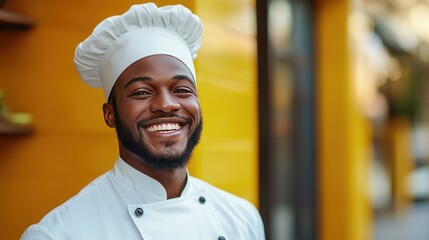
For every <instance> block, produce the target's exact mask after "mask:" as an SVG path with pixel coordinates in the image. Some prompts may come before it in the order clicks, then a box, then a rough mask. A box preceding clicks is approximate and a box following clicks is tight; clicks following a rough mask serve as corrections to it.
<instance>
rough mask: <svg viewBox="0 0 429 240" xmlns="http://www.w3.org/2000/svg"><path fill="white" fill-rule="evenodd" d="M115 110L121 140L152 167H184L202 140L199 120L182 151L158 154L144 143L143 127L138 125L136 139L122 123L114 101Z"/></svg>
mask: <svg viewBox="0 0 429 240" xmlns="http://www.w3.org/2000/svg"><path fill="white" fill-rule="evenodd" d="M113 110H114V115H115V128H116V134H117V135H118V139H119V141H120V142H121V143H122V145H123V146H124V147H125V148H126V149H127V150H128V151H130V152H131V153H133V154H134V155H136V156H138V157H139V158H140V159H141V160H142V162H144V163H145V164H147V165H148V166H150V167H152V168H155V169H164V170H166V169H177V168H183V167H185V166H186V165H187V163H188V162H189V160H190V157H191V155H192V151H193V150H194V148H195V146H196V145H197V144H198V142H199V140H200V136H201V132H202V129H203V124H202V120H200V121H199V123H198V124H197V127H196V129H195V130H194V132H193V133H192V134H191V135H190V137H189V139H188V142H187V144H186V148H185V150H184V151H183V152H182V153H177V154H174V153H172V154H171V155H169V156H157V155H155V154H153V153H152V152H151V151H150V150H149V148H148V147H147V146H146V144H145V143H144V140H143V134H142V133H141V130H140V129H142V128H141V127H140V126H138V129H139V139H138V140H136V139H135V138H134V136H133V134H132V132H131V130H130V129H129V128H127V127H126V126H125V125H124V124H123V123H122V121H121V118H120V117H119V113H118V111H117V108H116V104H115V103H113ZM200 119H202V118H200ZM139 125H140V124H139ZM165 147H168V146H165Z"/></svg>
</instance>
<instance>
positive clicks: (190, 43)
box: [74, 3, 203, 99]
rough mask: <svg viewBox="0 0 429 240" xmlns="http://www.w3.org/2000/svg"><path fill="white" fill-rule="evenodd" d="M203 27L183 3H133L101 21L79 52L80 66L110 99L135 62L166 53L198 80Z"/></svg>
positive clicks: (84, 76)
mask: <svg viewBox="0 0 429 240" xmlns="http://www.w3.org/2000/svg"><path fill="white" fill-rule="evenodd" d="M202 32H203V26H202V23H201V21H200V19H199V17H198V16H196V15H195V14H193V13H192V12H191V11H190V10H189V9H187V8H186V7H184V6H182V5H174V6H163V7H157V6H156V5H155V4H154V3H146V4H139V5H133V6H131V8H130V9H129V10H128V11H127V12H125V13H124V14H122V15H118V16H112V17H109V18H107V19H105V20H103V21H102V22H101V23H100V24H98V25H97V26H96V27H95V29H94V31H93V32H92V34H91V35H90V36H89V37H88V38H87V39H85V40H84V41H83V42H81V43H80V44H79V45H78V46H77V48H76V51H75V56H74V62H75V66H76V69H77V71H78V73H79V75H80V77H81V78H82V80H84V81H85V82H86V83H88V84H89V85H91V86H93V87H101V88H103V89H104V95H105V97H106V99H108V97H109V95H110V92H111V90H112V88H113V86H114V84H115V82H116V80H117V78H118V77H119V75H120V74H121V73H122V72H123V71H124V70H125V69H126V68H127V67H128V66H130V65H131V64H132V63H134V62H135V61H137V60H139V59H141V58H144V57H148V56H152V55H157V54H166V55H170V56H173V57H176V58H177V59H179V60H180V61H182V62H183V63H184V64H185V65H186V66H187V67H188V68H189V70H190V71H191V73H192V75H193V78H194V81H196V74H195V67H194V64H193V60H194V59H195V58H196V57H197V51H198V49H199V48H200V47H201V40H202Z"/></svg>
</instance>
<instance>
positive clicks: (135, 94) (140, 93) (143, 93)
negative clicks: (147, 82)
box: [129, 89, 152, 97]
mask: <svg viewBox="0 0 429 240" xmlns="http://www.w3.org/2000/svg"><path fill="white" fill-rule="evenodd" d="M151 94H152V93H151V92H150V91H149V90H147V89H137V90H135V91H133V92H132V93H131V94H130V95H129V96H130V97H140V96H142V97H146V96H149V95H151Z"/></svg>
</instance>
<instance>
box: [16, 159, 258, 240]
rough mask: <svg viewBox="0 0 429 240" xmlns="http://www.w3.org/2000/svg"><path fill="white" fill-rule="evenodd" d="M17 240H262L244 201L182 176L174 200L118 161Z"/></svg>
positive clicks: (152, 181) (251, 209) (255, 216)
mask: <svg viewBox="0 0 429 240" xmlns="http://www.w3.org/2000/svg"><path fill="white" fill-rule="evenodd" d="M21 239H22V240H54V239H55V240H73V239H75V240H119V239H121V240H134V239H144V240H173V239H174V240H176V239H179V240H180V239H187V240H192V239H195V240H211V239H213V240H225V239H228V240H232V239H237V240H238V239H239V240H253V239H257V240H263V239H265V237H264V230H263V224H262V220H261V217H260V215H259V213H258V211H257V210H256V208H255V207H254V206H253V205H252V204H251V203H249V202H248V201H246V200H244V199H242V198H239V197H236V196H234V195H232V194H229V193H227V192H225V191H223V190H220V189H218V188H216V187H214V186H212V185H210V184H208V183H206V182H204V181H201V180H199V179H196V178H194V177H191V176H189V175H188V176H187V183H186V185H185V188H184V190H183V192H182V194H181V196H180V197H178V198H173V199H167V192H166V191H165V189H164V187H163V186H162V185H161V184H160V183H159V182H158V181H156V180H155V179H153V178H150V177H149V176H147V175H145V174H143V173H141V172H139V171H137V170H136V169H134V168H133V167H131V166H130V165H128V164H127V163H126V162H125V161H123V160H122V159H121V158H119V159H118V161H116V163H115V166H114V168H113V169H112V170H111V171H109V172H107V173H105V174H104V175H102V176H100V177H98V178H97V179H95V180H94V181H93V182H91V183H90V184H89V185H88V186H86V187H85V188H83V189H82V190H81V192H79V193H78V194H77V195H76V196H74V197H72V198H71V199H69V200H68V201H67V202H65V203H64V204H62V205H61V206H59V207H57V208H56V209H54V210H52V211H51V212H50V213H49V214H47V215H46V216H45V217H44V218H43V219H42V220H41V221H40V222H39V223H37V224H34V225H32V226H30V227H29V228H27V230H26V231H25V232H24V233H23V235H22V236H21Z"/></svg>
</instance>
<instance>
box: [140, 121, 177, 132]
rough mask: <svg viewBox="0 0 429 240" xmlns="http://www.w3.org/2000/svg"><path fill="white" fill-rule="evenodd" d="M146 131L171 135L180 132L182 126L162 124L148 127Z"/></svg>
mask: <svg viewBox="0 0 429 240" xmlns="http://www.w3.org/2000/svg"><path fill="white" fill-rule="evenodd" d="M145 129H146V130H147V131H148V132H152V133H170V132H175V131H178V130H180V129H181V126H180V124H178V123H162V124H154V125H151V126H148V127H146V128H145Z"/></svg>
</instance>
